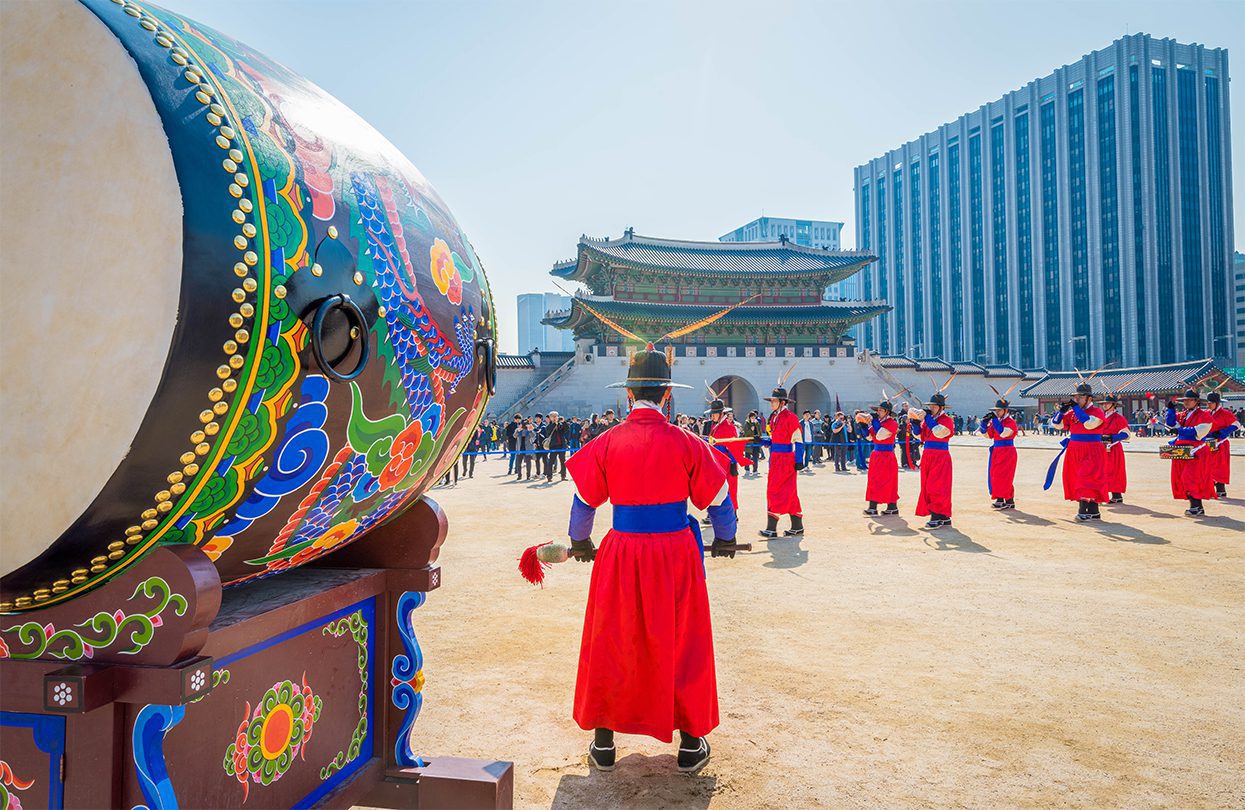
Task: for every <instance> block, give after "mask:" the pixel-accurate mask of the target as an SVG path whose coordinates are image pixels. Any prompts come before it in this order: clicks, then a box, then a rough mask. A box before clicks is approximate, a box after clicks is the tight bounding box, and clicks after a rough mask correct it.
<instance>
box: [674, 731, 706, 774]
mask: <svg viewBox="0 0 1245 810" xmlns="http://www.w3.org/2000/svg"><path fill="white" fill-rule="evenodd" d="M696 739H697V741H698V742H699V745H697V746H696V747H695V748H679V772H680V773H695V772H696V771H699V770H700V769H701V768H703V767H705V765H707V764H709V741H708V740H707V739H705V738H704V737H697V738H696Z"/></svg>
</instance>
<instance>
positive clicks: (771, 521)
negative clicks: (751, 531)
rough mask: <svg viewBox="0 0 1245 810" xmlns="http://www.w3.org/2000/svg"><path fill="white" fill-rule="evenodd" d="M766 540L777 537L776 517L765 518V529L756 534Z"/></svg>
mask: <svg viewBox="0 0 1245 810" xmlns="http://www.w3.org/2000/svg"><path fill="white" fill-rule="evenodd" d="M757 534H759V535H761V536H762V537H764V538H765V539H766V540H770V539H773V538H775V537H777V536H778V515H769V516H768V517H766V518H765V528H764V529H762V530H761V531H759V532H757Z"/></svg>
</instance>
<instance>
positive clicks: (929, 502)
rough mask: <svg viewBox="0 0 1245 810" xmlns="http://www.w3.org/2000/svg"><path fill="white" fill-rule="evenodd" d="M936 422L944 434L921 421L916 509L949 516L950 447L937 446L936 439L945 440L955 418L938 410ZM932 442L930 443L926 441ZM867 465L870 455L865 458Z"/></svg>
mask: <svg viewBox="0 0 1245 810" xmlns="http://www.w3.org/2000/svg"><path fill="white" fill-rule="evenodd" d="M935 419H936V421H937V422H938V424H939V425H941V426H942V427H944V428H946V429H947V431H948V432H947V435H946V436H945V437H938V436H935V435H934V431H933V430H932V429H931V428H930V427H929V426H927V425H926V424H925V422H924V420H922V421H921V423H920V424H921V442H922V447H921V495H920V497H918V498H917V500H916V513H917V515H919V516H921V517H924V516H926V515H930V514H933V513H935V512H936V513H938V514H940V515H946V516H947V517H951V451H950V450H944V449H940V448H939V447H938V446H937V443H941V444H946V443H947V442H948V441H949V440H950V439H951V437H952V436H953V435H954V434H955V422H953V421H952V420H951V417H950V416H947V414H946V413H945V412H944V413H941V414H939V415H938V416H937V417H935ZM931 442H934V443H935V446H934V447H931V446H930V443H931ZM869 463H870V465H872V463H873V459H870V460H869Z"/></svg>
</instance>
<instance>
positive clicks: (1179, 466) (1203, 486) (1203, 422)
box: [1163, 408, 1219, 501]
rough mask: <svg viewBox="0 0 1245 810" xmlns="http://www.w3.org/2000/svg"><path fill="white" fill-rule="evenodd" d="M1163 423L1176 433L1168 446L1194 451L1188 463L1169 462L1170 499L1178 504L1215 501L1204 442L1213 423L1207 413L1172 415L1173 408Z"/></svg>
mask: <svg viewBox="0 0 1245 810" xmlns="http://www.w3.org/2000/svg"><path fill="white" fill-rule="evenodd" d="M1163 421H1164V423H1165V424H1166V425H1167V426H1168V427H1169V428H1175V429H1176V438H1174V439H1172V440H1171V442H1169V444H1174V445H1176V446H1178V447H1194V448H1197V449H1195V450H1194V451H1193V458H1191V459H1172V475H1171V480H1172V497H1173V498H1175V499H1176V500H1178V501H1182V500H1185V499H1186V498H1192V499H1194V500H1198V501H1205V500H1214V499H1216V498H1218V497H1219V496H1218V494H1217V493H1216V492H1215V482H1214V479H1212V478H1211V473H1210V448H1209V447H1208V446H1207V445H1206V442H1205V441H1204V439H1205V438H1206V436H1207V435H1208V434H1209V433H1210V430H1211V427H1212V425H1213V423H1214V417H1212V416H1211V414H1210V411H1208V410H1206V409H1205V408H1194V409H1193V410H1191V411H1181V412H1180V413H1176V409H1175V408H1168V409H1167V416H1166V418H1165V419H1164V420H1163Z"/></svg>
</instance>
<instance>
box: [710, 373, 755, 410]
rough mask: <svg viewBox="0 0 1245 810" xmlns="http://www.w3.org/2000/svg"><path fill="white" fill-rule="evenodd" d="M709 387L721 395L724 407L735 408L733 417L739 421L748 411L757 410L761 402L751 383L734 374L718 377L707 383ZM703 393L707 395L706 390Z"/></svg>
mask: <svg viewBox="0 0 1245 810" xmlns="http://www.w3.org/2000/svg"><path fill="white" fill-rule="evenodd" d="M709 387H710V388H712V389H713V390H714V391H717V392H718V393H719V394H720V395H721V396H722V401H723V402H725V403H726V407H728V408H734V409H735V418H736V419H737V420H740V421H742V420H743V419H744V417H746V416H747V415H748V411H753V410H757V409H758V407H759V406H760V404H761V400H760V397H759V396H758V395H757V390H756V388H754V387H753V385H752V383H750V382H748V381H747V380H745V379H744V378H743V377H740V376H737V375H735V374H727V375H726V376H724V377H718V378H717V379H716V380H714V381H713V382H711V383H710V384H709ZM705 395H706V396H708V392H707V391H706V392H705Z"/></svg>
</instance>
